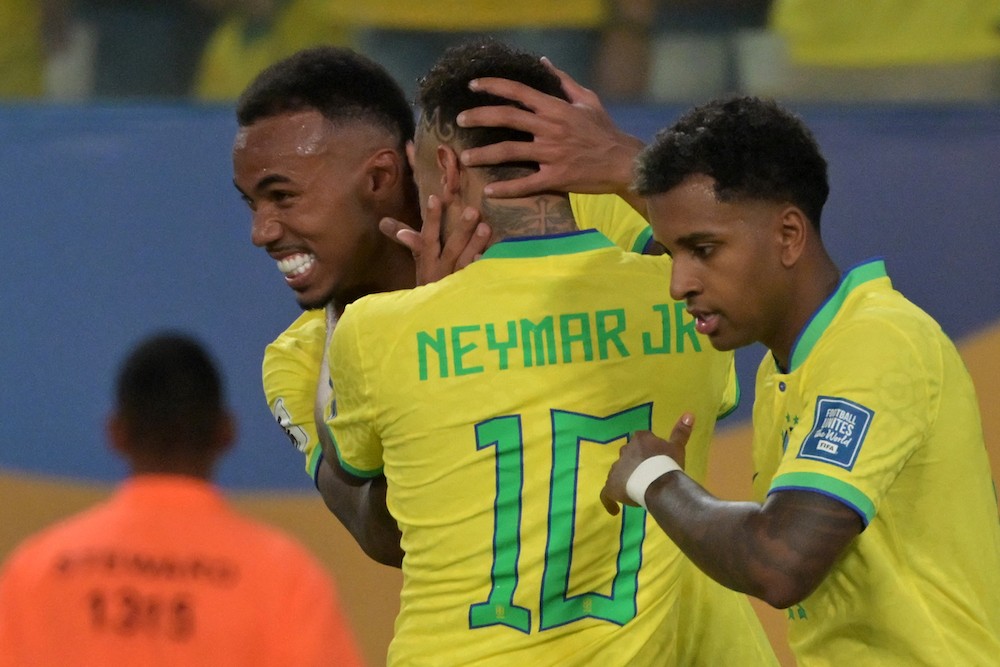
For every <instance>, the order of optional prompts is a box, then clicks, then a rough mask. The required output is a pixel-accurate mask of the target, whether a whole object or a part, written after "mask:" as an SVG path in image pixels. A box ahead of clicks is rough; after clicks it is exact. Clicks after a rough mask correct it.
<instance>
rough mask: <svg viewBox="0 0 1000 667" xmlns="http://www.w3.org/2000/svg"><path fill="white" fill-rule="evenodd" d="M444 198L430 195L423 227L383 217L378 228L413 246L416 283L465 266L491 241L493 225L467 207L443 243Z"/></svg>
mask: <svg viewBox="0 0 1000 667" xmlns="http://www.w3.org/2000/svg"><path fill="white" fill-rule="evenodd" d="M441 217H442V207H441V200H440V199H438V198H437V197H436V196H434V195H431V196H430V197H428V198H427V206H426V207H425V208H424V209H423V218H424V221H423V225H422V226H421V228H420V231H419V232H418V231H417V230H415V229H413V228H412V227H410V226H409V225H407V224H406V223H403V222H400V221H399V220H396V219H395V218H382V220H381V221H380V222H379V230H380V231H381V232H382V233H383V234H385V235H386V236H388V237H389V238H390V239H392V240H394V241H396V242H397V243H400V244H402V245H404V246H406V247H407V248H409V249H410V252H411V253H413V261H414V263H415V264H416V266H417V284H418V285H426V284H428V283H432V282H435V281H438V280H440V279H441V278H444V277H445V276H448V275H451V274H452V273H454V272H455V271H458V270H459V269H462V268H465V267H466V266H468V265H469V264H471V263H472V262H474V261H475V260H476V259H478V258H479V256H480V255H482V253H483V251H484V250H485V249H486V246H487V245H488V244H489V241H490V235H491V231H490V227H489V225H487V224H486V223H484V222H480V221H479V211H478V210H476V209H474V208H471V207H466V209H465V210H464V211H462V215H461V217H460V218H459V219H458V221H457V222H456V223H455V225H454V228H453V229H451V230H449V236H448V240H447V242H446V243H445V244H444V246H443V247H442V245H441Z"/></svg>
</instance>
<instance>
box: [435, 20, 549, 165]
mask: <svg viewBox="0 0 1000 667" xmlns="http://www.w3.org/2000/svg"><path fill="white" fill-rule="evenodd" d="M487 76H489V77H501V78H504V79H511V80H513V81H518V82H520V83H523V84H525V85H528V86H531V87H532V88H535V89H536V90H540V91H541V92H543V93H547V94H549V95H553V96H555V97H559V98H561V99H566V93H565V92H564V91H563V89H562V83H561V82H560V81H559V77H558V76H556V75H555V74H554V73H553V72H552V71H551V70H549V69H548V68H547V67H546V66H545V65H544V64H543V63H542V61H541V58H540V56H538V55H535V54H532V53H528V52H525V51H520V50H518V49H515V48H513V47H511V46H509V45H507V44H504V43H503V42H499V41H497V40H495V39H489V38H483V39H475V40H472V41H469V42H465V43H463V44H459V45H457V46H454V47H452V48H450V49H448V50H446V51H445V52H444V54H443V55H442V56H441V58H439V59H438V61H437V62H436V63H435V64H434V66H433V67H432V68H431V69H430V71H429V72H428V73H427V74H426V75H425V76H424V77H423V78H422V79H421V80H420V85H419V89H418V91H417V106H418V107H420V110H421V112H422V115H423V119H422V122H423V123H426V124H428V125H431V124H434V125H436V126H437V129H438V131H439V132H440V134H441V135H442V136H446V137H451V136H454V137H455V139H456V141H457V142H458V143H459V145H460V146H461V147H462V148H473V147H477V146H486V145H489V144H494V143H499V142H501V141H531V139H532V137H531V135H530V134H528V133H526V132H521V131H519V130H511V129H508V128H502V127H472V128H461V127H458V125H457V123H456V120H455V119H456V117H457V116H458V114H460V113H461V112H463V111H465V110H467V109H471V108H473V107H478V106H496V105H513V106H521V105H520V104H517V103H515V102H513V101H511V100H508V99H506V98H503V97H498V96H496V95H489V94H486V93H480V92H475V91H472V90H470V89H469V82H470V81H472V80H473V79H478V78H481V77H487ZM522 108H523V107H522ZM525 169H534V170H537V169H538V164H537V163H534V162H519V163H507V164H505V165H498V166H496V167H491V168H488V171H487V173H488V174H489V175H490V176H491V177H492V178H493V179H501V178H509V177H512V176H515V175H517V173H520V172H523V171H524V170H525Z"/></svg>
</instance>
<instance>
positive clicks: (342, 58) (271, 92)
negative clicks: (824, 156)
mask: <svg viewBox="0 0 1000 667" xmlns="http://www.w3.org/2000/svg"><path fill="white" fill-rule="evenodd" d="M559 74H560V76H561V77H562V80H563V85H564V88H565V89H566V90H567V91H568V92H569V93H570V96H571V100H572V101H573V103H572V104H569V103H567V102H566V101H564V100H558V102H559V103H560V105H559V106H558V107H554V106H552V101H553V100H549V104H550V106H549V107H548V109H547V110H546V113H545V115H544V116H542V115H541V114H540V115H539V118H544V119H545V121H546V122H547V123H548V124H549V126H548V127H545V128H537V129H536V133H535V135H534V138H535V139H536V140H537V141H543V140H547V142H548V143H546V144H544V145H542V146H541V149H540V151H541V152H544V153H545V154H543V155H538V156H536V157H535V158H534V159H536V160H538V161H539V162H540V169H539V171H538V173H537V174H536V176H535V178H533V179H532V180H531V181H530V182H529V183H528V184H527V185H528V187H533V188H538V189H550V188H551V189H561V188H564V189H568V188H569V187H576V188H579V189H581V190H582V191H584V192H613V193H617V194H620V195H623V196H626V197H630V199H629V201H630V203H633V204H637V203H639V202H641V200H640V199H639V198H638V197H634V196H630V193H629V192H628V188H627V185H628V182H629V180H630V178H631V159H632V157H634V155H635V154H636V153H637V152H638V150H639V149H640V148H641V146H642V142H640V141H639V140H638V139H636V138H635V137H631V136H629V135H627V134H626V133H624V132H621V131H620V130H618V129H617V128H616V127H614V124H613V123H612V122H611V121H610V119H609V117H608V115H607V113H606V112H605V110H604V109H603V108H602V107H601V106H600V102H599V100H598V99H597V98H596V96H595V95H593V93H591V92H590V91H588V90H586V89H583V88H581V87H580V86H578V85H576V84H575V82H573V81H572V79H570V78H569V77H567V76H565V75H562V74H561V73H559ZM237 118H238V121H239V125H240V128H239V131H238V133H237V137H236V141H235V144H234V150H233V160H234V162H233V166H234V183H235V185H236V187H237V189H238V190H239V191H240V192H241V194H242V195H243V197H244V199H245V200H246V202H247V204H248V205H249V206H250V208H251V210H252V211H253V214H254V217H253V231H252V238H253V241H254V243H255V244H257V245H259V246H260V247H263V248H265V249H266V250H267V251H268V252H269V253H270V254H271V255H272V257H274V258H275V260H277V264H278V268H279V270H281V271H282V273H284V274H285V276H286V281H287V283H288V285H289V287H290V288H292V289H293V290H294V292H295V293H296V296H297V298H298V301H299V303H300V305H302V307H303V309H306V312H305V313H303V315H302V316H301V317H300V318H299V319H298V320H296V321H295V322H294V323H293V324H292V326H291V327H289V329H288V330H287V331H286V332H285V333H284V334H282V336H280V337H279V338H278V339H277V340H276V341H274V343H273V344H272V345H271V346H269V347H268V349H267V353H266V356H265V366H264V383H265V391H266V393H267V396H268V403H269V405H270V407H271V408H272V410H273V412H274V414H275V417H276V418H277V419H278V421H279V423H280V424H282V426H283V427H284V428H285V430H286V432H287V433H288V435H289V437H290V438H291V439H292V440H293V442H294V443H295V444H296V445H297V446H298V447H299V448H300V449H301V450H302V451H303V453H304V454H305V455H306V459H307V460H306V466H307V470H308V471H309V474H310V475H311V476H312V477H313V478H314V480H315V483H316V486H317V488H318V489H319V491H320V492H321V494H322V496H323V498H324V500H325V501H326V503H327V505H328V506H329V508H330V509H331V511H333V513H334V514H335V515H336V516H337V517H338V519H340V520H341V521H342V522H343V523H344V524H345V526H346V527H347V528H348V529H349V530H350V531H351V532H352V534H353V535H354V536H355V538H356V539H358V541H359V543H360V544H361V546H362V548H364V549H365V551H366V552H367V553H368V554H369V555H370V556H372V557H373V558H375V559H376V560H378V561H380V562H383V563H389V564H396V565H398V563H399V560H400V558H401V556H402V554H401V552H399V548H398V539H399V535H398V531H395V530H394V529H392V527H391V526H389V527H388V528H389V530H387V531H386V532H385V533H380V532H378V531H375V533H372V532H371V530H372V526H371V525H368V524H367V523H365V522H362V521H359V520H358V515H357V512H356V506H355V504H354V503H355V501H356V500H357V499H358V498H359V497H360V496H362V495H364V494H365V493H376V494H377V493H382V492H384V484H383V483H382V482H381V480H373V482H372V483H371V484H370V488H368V489H361V490H358V489H351V488H342V485H339V484H338V482H337V480H336V479H334V478H333V477H332V476H331V475H330V474H329V473H330V468H329V466H328V465H324V464H323V463H322V460H321V457H320V455H319V454H320V451H321V449H320V447H319V446H318V435H319V434H317V433H316V429H315V425H314V419H313V409H314V404H315V403H317V401H316V398H317V389H316V388H317V385H319V386H320V390H321V392H325V393H328V391H329V389H328V383H325V382H320V368H321V367H322V364H321V363H320V362H321V357H322V352H323V350H324V349H325V336H326V333H327V326H326V322H325V319H326V318H329V319H330V320H331V322H332V321H334V320H335V317H336V316H337V315H338V314H339V312H340V311H341V310H342V309H343V307H344V305H346V304H347V303H349V302H351V301H353V300H354V299H355V298H357V297H358V296H361V295H364V294H368V293H371V292H380V291H387V290H392V289H399V288H402V287H411V286H413V284H414V273H415V269H414V261H413V257H412V256H411V254H410V252H409V251H407V250H406V249H405V248H403V247H402V246H400V245H399V244H397V243H394V242H392V241H390V240H389V239H388V238H387V237H385V236H383V235H381V234H379V232H378V224H379V220H380V219H381V218H383V217H390V218H393V219H395V220H397V221H399V222H401V223H403V224H405V225H407V226H409V227H419V220H420V210H419V206H418V204H417V201H416V191H415V189H414V186H413V181H412V176H411V174H410V171H409V166H408V165H407V163H406V158H405V154H404V146H405V143H406V141H408V140H409V139H411V138H412V136H413V116H412V110H411V108H410V106H409V103H408V102H407V101H406V99H405V97H404V95H403V93H402V91H401V90H400V89H399V86H398V85H397V84H396V82H394V81H393V80H392V78H391V77H389V75H388V74H387V73H386V72H385V71H384V70H383V69H382V68H381V67H379V66H378V65H377V64H375V63H373V62H371V61H370V60H369V59H367V58H365V57H363V56H361V55H359V54H356V53H354V52H352V51H350V50H347V49H342V48H334V47H328V48H317V49H309V50H304V51H301V52H299V53H297V54H295V55H293V56H291V57H289V58H287V59H285V60H283V61H280V62H279V63H277V64H275V65H274V66H272V67H271V68H269V69H267V70H265V71H264V72H262V73H261V74H260V75H258V77H257V78H256V79H255V81H254V82H253V83H252V84H251V85H250V86H248V88H247V90H246V91H244V93H243V95H242V96H241V99H240V101H239V103H238V109H237ZM550 128H551V129H550ZM567 130H568V132H567ZM549 134H551V135H553V136H556V135H558V136H559V140H558V142H557V141H554V140H551V139H547V135H549ZM568 151H572V152H568ZM594 155H600V156H602V157H603V158H607V157H608V156H614V158H615V160H614V161H611V160H610V159H609V160H608V162H607V163H606V164H603V165H602V164H599V160H596V159H594V158H593V157H592V156H594ZM581 156H582V158H583V159H581ZM487 159H488V156H487ZM562 163H566V164H573V165H574V167H573V169H572V170H569V171H566V170H565V169H564V168H562V167H560V166H558V165H560V164H562ZM514 185H515V186H516V185H517V184H514ZM596 205H597V206H598V207H606V206H607V205H602V204H600V203H599V202H598V203H597V204H596ZM584 206H585V208H586V209H588V210H589V211H591V212H590V213H588V212H587V211H584V212H582V214H581V220H582V221H584V222H586V221H587V220H588V219H594V220H597V221H599V222H600V224H601V225H603V226H602V229H604V230H605V231H608V233H609V235H611V236H613V237H614V238H615V239H616V241H618V242H619V243H623V244H626V245H627V247H629V248H630V249H631V248H636V244H641V243H643V241H644V240H648V238H649V231H648V227H647V226H646V225H645V222H644V221H642V220H638V219H636V218H635V217H632V218H630V217H629V215H628V211H627V207H620V206H613V208H614V210H613V211H612V216H613V217H607V216H605V215H604V212H603V211H599V210H592V209H594V206H595V204H593V203H592V204H587V205H584ZM619 213H621V215H619ZM630 220H631V221H630ZM608 221H614V224H615V229H614V230H609V229H608V227H607V222H608ZM470 222H471V223H472V224H470V225H469V227H468V230H467V231H468V235H469V236H467V237H463V236H462V235H459V234H455V235H453V236H452V242H451V243H450V244H449V245H448V246H447V247H445V248H443V249H442V252H441V253H440V255H438V254H435V256H434V257H430V253H424V254H423V256H422V258H421V265H422V266H425V265H428V262H430V269H429V273H430V274H433V275H432V276H430V277H439V276H440V275H443V274H444V273H447V272H449V271H450V270H451V269H452V268H453V267H454V266H455V264H456V262H457V263H458V264H459V265H461V264H464V263H468V261H470V260H471V257H472V254H474V252H475V250H476V249H477V248H478V249H481V248H482V244H483V243H484V242H485V239H486V238H488V234H489V230H488V228H486V227H484V226H478V227H477V226H476V225H475V224H474V223H475V219H474V218H470ZM474 233H475V234H484V235H483V236H479V237H472V235H473V234H474ZM392 235H393V236H394V235H395V233H394V232H393V233H392ZM469 237H472V238H473V241H474V242H473V243H472V244H470V245H468V248H469V250H466V248H467V246H466V243H465V242H466V240H467V239H468V238H469ZM476 242H478V245H476ZM636 249H637V248H636ZM437 262H441V263H442V266H443V267H444V268H443V269H442V268H439V267H438V265H437V264H436V263H437ZM427 273H428V272H425V274H424V276H423V277H422V281H424V280H427V279H430V278H429V277H427ZM325 306H328V307H326V308H324V307H325ZM321 398H322V399H323V400H320V401H318V402H319V404H326V403H328V402H329V401H328V396H323V397H321Z"/></svg>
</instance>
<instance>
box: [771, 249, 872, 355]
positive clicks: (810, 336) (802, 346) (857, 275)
mask: <svg viewBox="0 0 1000 667" xmlns="http://www.w3.org/2000/svg"><path fill="white" fill-rule="evenodd" d="M886 277H888V274H886V272H885V262H884V261H883V260H881V259H871V260H868V261H867V262H863V263H861V264H858V265H857V266H855V267H854V268H852V269H850V270H848V272H847V273H845V274H844V275H843V277H842V278H841V279H840V285H838V286H837V289H836V291H835V292H834V293H833V294H831V295H830V297H829V298H828V299H827V300H826V303H824V304H823V305H822V306H820V308H819V310H817V311H816V312H815V313H814V314H813V316H812V318H811V319H810V320H809V323H808V324H807V325H806V327H805V329H803V330H802V332H801V333H800V334H799V337H798V339H797V340H796V341H795V345H793V346H792V361H791V363H790V364H789V365H788V372H789V373H791V372H792V371H794V370H795V369H797V368H798V367H799V366H801V365H802V364H803V363H804V362H805V360H806V357H808V356H809V353H810V352H812V349H813V347H815V346H816V342H817V341H818V340H819V338H820V336H822V335H823V332H824V331H826V329H827V327H828V326H830V322H831V321H832V320H833V318H834V317H835V316H836V315H837V313H838V312H840V308H841V306H843V305H844V301H845V300H846V299H847V296H848V295H849V294H850V293H851V292H853V291H854V290H855V289H856V288H858V287H860V286H861V285H864V284H865V283H867V282H869V281H871V280H875V279H876V278H886Z"/></svg>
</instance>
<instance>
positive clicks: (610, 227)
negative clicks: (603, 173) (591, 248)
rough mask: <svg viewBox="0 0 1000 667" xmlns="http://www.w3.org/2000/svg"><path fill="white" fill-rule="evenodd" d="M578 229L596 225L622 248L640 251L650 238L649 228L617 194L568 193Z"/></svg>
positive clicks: (651, 232) (596, 227)
mask: <svg viewBox="0 0 1000 667" xmlns="http://www.w3.org/2000/svg"><path fill="white" fill-rule="evenodd" d="M569 203H570V206H571V207H572V208H573V215H574V216H575V217H576V224H577V226H578V227H579V228H580V229H596V230H597V231H599V232H601V233H602V234H604V235H605V236H607V237H608V238H609V239H611V241H612V243H614V244H615V245H617V246H618V247H619V248H621V249H622V250H626V251H630V252H638V253H641V252H643V251H645V249H646V246H647V245H648V244H649V242H650V241H651V240H652V239H653V230H652V229H651V228H650V226H649V223H648V222H647V221H646V219H645V218H643V217H642V215H640V214H639V212H638V211H636V210H635V209H634V208H632V205H631V204H629V203H628V202H627V201H625V200H624V199H622V198H621V197H619V196H617V195H610V194H607V195H584V194H575V193H571V194H570V196H569Z"/></svg>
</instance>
